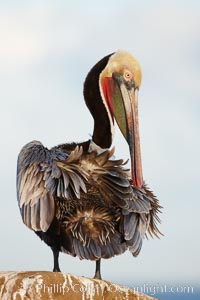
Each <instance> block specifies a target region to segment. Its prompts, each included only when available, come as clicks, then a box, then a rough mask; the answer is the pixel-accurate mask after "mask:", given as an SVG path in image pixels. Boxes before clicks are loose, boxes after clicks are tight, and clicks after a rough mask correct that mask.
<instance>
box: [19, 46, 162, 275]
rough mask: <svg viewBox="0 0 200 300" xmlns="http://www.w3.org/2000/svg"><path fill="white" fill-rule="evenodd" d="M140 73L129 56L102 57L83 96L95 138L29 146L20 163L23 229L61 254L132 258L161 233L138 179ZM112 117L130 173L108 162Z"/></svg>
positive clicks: (154, 205) (151, 199)
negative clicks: (123, 143) (127, 255)
mask: <svg viewBox="0 0 200 300" xmlns="http://www.w3.org/2000/svg"><path fill="white" fill-rule="evenodd" d="M140 83H141V68H140V65H139V63H138V62H137V60H136V59H135V58H134V57H133V56H132V55H131V54H129V53H127V52H124V51H118V52H116V53H113V54H110V55H108V56H106V57H104V58H103V59H101V60H100V61H99V62H98V63H97V64H96V65H95V66H94V67H93V68H92V69H91V70H90V72H89V73H88V75H87V77H86V80H85V83H84V98H85V102H86V105H87V107H88V108H89V110H90V112H91V114H92V116H93V118H94V131H93V135H92V139H91V140H88V141H85V142H82V143H67V144H62V145H59V146H56V147H54V148H51V149H47V148H46V147H44V146H43V145H42V144H41V143H40V142H38V141H32V142H30V143H28V144H26V145H25V146H24V147H23V148H22V150H21V152H20V153H19V157H18V163H17V198H18V203H19V207H20V212H21V216H22V220H23V222H24V224H25V225H26V226H28V227H29V228H30V229H32V230H33V231H35V233H36V234H37V235H38V236H39V237H40V238H41V239H42V240H43V241H44V242H45V243H46V244H47V245H48V246H50V247H51V249H52V251H53V255H54V268H53V271H54V272H56V271H60V268H59V262H58V257H59V252H65V253H67V254H70V255H72V256H78V257H79V258H80V259H88V260H94V261H96V272H95V278H99V279H100V278H101V272H100V260H101V258H110V257H112V256H115V255H119V254H122V253H123V252H124V251H126V250H127V249H128V250H129V251H130V252H131V253H132V254H133V256H137V255H138V254H139V252H140V249H141V246H142V241H143V238H144V237H145V236H147V234H150V236H159V234H160V232H159V230H158V228H157V222H159V217H158V213H159V211H160V208H161V207H160V205H159V203H158V200H157V199H156V197H155V196H154V195H153V193H152V192H151V191H150V190H149V189H148V188H147V186H146V184H145V183H144V181H143V176H142V165H141V156H140V140H139V128H138V90H139V87H140ZM114 120H116V123H117V124H118V126H119V128H120V130H121V132H122V134H123V136H124V138H125V139H126V141H127V143H128V145H129V149H130V157H131V173H130V172H129V171H128V170H127V169H126V168H125V167H124V165H125V164H126V163H125V162H124V161H123V160H121V159H120V160H116V159H114V158H113V154H114V150H113V149H111V150H110V147H111V144H112V142H113V131H114Z"/></svg>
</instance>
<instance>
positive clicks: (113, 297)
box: [0, 271, 155, 300]
mask: <svg viewBox="0 0 200 300" xmlns="http://www.w3.org/2000/svg"><path fill="white" fill-rule="evenodd" d="M0 299H1V300H11V299H12V300H29V299H34V300H38V299H40V300H41V299H44V300H53V299H56V300H63V299H65V300H66V299H72V300H102V299H104V300H153V299H155V298H152V297H150V296H147V295H144V294H139V293H137V292H134V291H133V290H131V289H129V288H127V287H124V286H120V285H116V284H113V283H110V282H107V281H103V280H97V279H89V278H85V277H77V276H74V275H70V274H67V275H65V274H62V273H53V272H45V271H35V272H34V271H32V272H0Z"/></svg>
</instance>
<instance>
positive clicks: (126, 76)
mask: <svg viewBox="0 0 200 300" xmlns="http://www.w3.org/2000/svg"><path fill="white" fill-rule="evenodd" d="M123 77H124V79H125V80H126V81H131V80H132V79H133V74H132V73H131V72H130V71H129V70H124V73H123Z"/></svg>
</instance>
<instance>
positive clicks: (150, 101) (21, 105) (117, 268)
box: [0, 0, 200, 283]
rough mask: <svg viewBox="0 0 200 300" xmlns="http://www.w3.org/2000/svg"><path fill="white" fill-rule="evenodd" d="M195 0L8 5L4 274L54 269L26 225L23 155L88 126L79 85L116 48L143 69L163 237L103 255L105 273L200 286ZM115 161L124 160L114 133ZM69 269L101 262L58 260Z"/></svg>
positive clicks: (84, 134)
mask: <svg viewBox="0 0 200 300" xmlns="http://www.w3.org/2000/svg"><path fill="white" fill-rule="evenodd" d="M199 9H200V4H199V1H156V0H153V1H140V3H139V1H124V0H123V1H100V2H95V1H49V0H48V1H17V2H16V1H1V3H0V43H1V44H0V87H1V88H0V99H1V109H0V122H1V125H0V128H1V149H0V151H1V153H0V159H1V163H0V165H1V169H0V182H1V210H0V228H1V230H0V240H1V250H0V253H1V255H0V266H1V270H51V269H52V263H53V260H52V254H51V250H50V249H49V248H48V247H47V246H46V245H45V244H43V243H42V242H41V241H40V240H39V239H38V237H37V236H36V235H35V234H34V233H33V232H31V231H30V230H29V229H27V228H26V227H25V225H23V224H22V221H21V217H20V213H19V210H18V207H17V201H16V192H15V172H16V160H17V155H18V153H19V151H20V149H21V147H22V146H23V145H24V144H25V143H26V142H28V141H31V140H33V139H38V140H40V141H42V142H43V143H44V144H45V145H46V146H48V147H51V146H54V145H56V144H59V143H62V142H68V141H69V142H70V141H82V140H86V139H88V137H89V134H92V130H93V122H92V118H91V117H90V114H89V112H88V110H87V108H86V107H85V105H84V101H83V96H82V86H83V81H84V78H85V76H86V74H87V72H88V71H89V69H90V68H91V67H92V66H93V65H94V64H95V63H96V62H97V61H98V60H99V59H101V58H102V57H104V56H105V55H107V54H109V53H111V52H114V51H116V50H118V49H124V50H128V51H130V52H131V53H132V54H133V55H134V56H136V57H137V58H138V60H139V61H140V63H141V66H142V70H143V81H142V86H141V89H140V92H139V101H140V107H139V109H140V131H141V132H140V135H141V144H142V145H141V146H142V161H143V172H144V177H145V179H146V181H147V183H148V184H149V186H150V187H151V188H152V189H153V190H154V191H155V193H156V194H157V196H158V198H159V199H160V202H161V204H162V205H163V206H164V210H163V215H162V216H161V218H162V225H161V230H162V231H163V232H164V233H165V237H163V238H162V239H161V240H160V241H159V240H149V241H145V242H144V245H143V249H142V252H141V254H140V256H139V257H138V258H136V259H135V258H133V257H132V256H131V255H130V254H129V253H128V252H127V253H126V254H124V255H122V256H120V257H116V258H113V259H110V260H107V261H103V264H102V268H103V269H102V274H103V277H104V278H105V279H107V280H115V281H116V282H120V280H121V278H122V277H123V278H124V279H123V281H124V280H125V279H126V282H129V283H133V282H136V281H137V282H138V281H142V282H144V281H155V282H158V281H159V282H161V281H179V282H180V281H185V282H196V281H197V280H198V278H199V277H200V271H199V265H200V261H199V251H200V239H199V229H200V225H199V211H200V200H199V195H198V192H199V191H198V185H199V153H200V151H199V150H200V149H199V148H200V147H199V123H200V118H199V111H200V110H199V108H200V107H199V106H200V104H199V103H200V84H199V75H200V74H199V73H200V72H199V53H200V18H199ZM114 145H116V150H117V157H119V158H124V159H126V158H128V157H129V154H128V148H127V145H126V143H125V142H124V141H123V138H122V137H121V135H120V133H119V132H118V130H117V131H116V137H115V141H114ZM61 269H62V271H63V272H69V273H74V274H78V275H85V276H93V273H94V263H91V262H87V261H84V262H83V261H79V260H78V259H76V258H71V257H70V256H67V255H61Z"/></svg>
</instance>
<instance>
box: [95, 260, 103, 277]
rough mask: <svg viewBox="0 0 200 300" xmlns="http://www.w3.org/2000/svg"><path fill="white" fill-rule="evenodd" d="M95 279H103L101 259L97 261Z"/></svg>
mask: <svg viewBox="0 0 200 300" xmlns="http://www.w3.org/2000/svg"><path fill="white" fill-rule="evenodd" d="M94 279H102V278H101V259H98V260H96V270H95V274H94Z"/></svg>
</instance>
